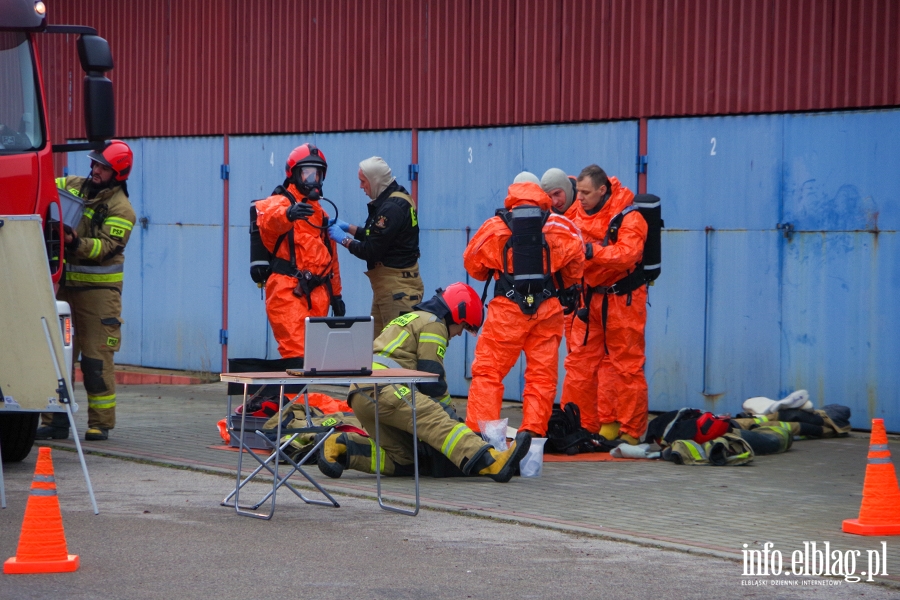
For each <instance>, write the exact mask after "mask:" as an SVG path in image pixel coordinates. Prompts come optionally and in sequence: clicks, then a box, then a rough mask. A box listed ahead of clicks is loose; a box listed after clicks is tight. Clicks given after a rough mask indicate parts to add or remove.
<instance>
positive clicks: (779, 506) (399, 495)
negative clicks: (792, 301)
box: [29, 383, 900, 597]
mask: <svg viewBox="0 0 900 600" xmlns="http://www.w3.org/2000/svg"><path fill="white" fill-rule="evenodd" d="M76 395H77V397H78V398H82V399H83V398H84V397H85V396H84V392H83V388H80V386H79V388H78V389H76ZM333 395H336V394H333ZM458 404H464V399H461V400H460V401H459V402H458ZM461 408H462V407H461ZM225 410H226V396H225V384H222V383H212V384H200V385H126V386H121V387H120V389H119V408H118V421H119V426H118V427H116V429H115V430H113V431H112V432H111V437H110V439H109V440H108V441H106V442H83V444H84V447H85V449H86V450H87V451H88V452H98V453H103V454H107V455H110V456H122V457H128V458H134V459H142V460H147V461H153V462H156V463H160V464H165V465H174V466H182V467H189V468H194V469H199V470H203V471H208V472H213V473H222V474H232V475H233V474H234V472H235V467H236V462H237V453H236V452H233V451H228V450H222V449H218V447H220V446H221V445H222V441H221V439H220V438H219V436H218V433H217V430H216V425H215V424H216V421H218V420H219V419H221V418H222V417H223V416H224V414H225ZM463 410H464V409H463ZM85 413H86V407H83V408H82V410H81V411H79V413H78V415H77V416H76V419H77V422H78V424H79V428H80V432H81V433H82V435H83V431H84V425H85V419H86V416H85ZM504 416H508V417H509V418H510V424H511V425H513V426H515V425H516V424H517V423H518V422H519V420H520V418H521V411H520V409H519V406H518V405H516V404H513V403H509V404H507V405H506V406H505V408H504ZM47 443H50V444H51V445H53V446H56V447H60V448H63V447H65V448H73V447H74V443H73V442H72V441H71V440H67V441H54V442H47ZM891 445H892V447H893V449H894V456H895V457H898V456H900V440H897V439H892V442H891ZM867 446H868V435H867V434H861V433H860V434H856V433H854V434H852V435H851V436H850V437H848V438H842V439H834V440H816V441H801V442H797V443H795V444H794V446H793V448H792V449H791V450H790V451H789V452H788V453H786V454H783V455H777V456H766V457H757V458H756V460H755V461H754V462H753V463H752V464H751V465H749V466H746V467H735V468H725V467H723V468H714V467H686V466H676V465H674V464H671V463H667V462H663V461H628V462H566V463H558V462H552V463H550V462H547V463H545V464H544V468H543V475H542V477H540V478H530V479H522V478H514V479H513V481H512V482H511V483H509V484H507V485H500V484H496V483H493V482H491V481H490V480H487V479H485V478H473V479H449V480H448V479H431V478H425V479H422V481H421V497H422V505H423V507H425V508H426V510H427V509H429V508H433V509H439V510H445V511H453V512H456V513H459V514H469V515H473V516H480V517H489V518H492V519H499V520H505V521H510V522H514V523H522V524H532V525H538V526H541V527H546V528H553V529H559V530H563V531H568V532H575V533H581V534H592V535H597V536H603V537H606V538H611V539H617V540H624V541H630V542H636V543H639V544H645V545H650V546H656V547H664V548H671V549H678V550H683V551H688V552H692V553H700V554H706V555H713V556H716V557H719V558H726V559H730V560H734V561H735V563H734V565H735V566H734V569H735V572H736V573H737V574H741V570H742V569H743V565H742V563H741V560H742V557H743V554H742V552H743V550H744V545H745V544H746V545H747V548H748V549H750V550H754V549H756V550H760V549H762V548H763V547H764V546H763V545H764V544H765V543H766V542H771V543H772V544H773V546H771V547H770V548H772V550H777V551H780V553H781V555H782V556H783V557H784V565H785V567H790V564H791V555H792V553H794V552H798V553H802V552H803V551H804V548H805V544H808V543H810V542H815V543H816V544H817V548H822V545H823V543H825V542H828V543H829V544H830V548H831V550H832V552H834V551H835V550H840V551H841V552H843V553H845V554H844V556H845V557H847V556H848V555H847V554H846V552H847V551H850V550H859V551H860V552H861V554H860V558H859V559H858V565H857V566H856V568H855V570H856V572H857V573H859V572H860V571H862V570H865V569H866V566H865V562H866V557H867V556H868V554H867V551H875V550H879V551H882V549H883V547H882V544H881V542H882V541H884V542H886V546H884V548H886V550H883V552H884V553H885V554H886V556H887V568H886V569H884V570H883V571H886V572H887V573H888V575H887V576H884V575H883V574H882V575H879V576H878V577H876V578H875V579H876V580H877V581H879V582H881V583H883V584H885V585H888V586H897V587H898V588H900V537H893V538H869V537H859V536H853V535H848V534H844V533H842V532H841V522H842V520H843V519H846V518H853V517H856V516H857V515H858V512H859V505H860V500H861V496H862V483H863V477H864V474H865V465H866V453H867ZM30 459H31V457H29V460H30ZM91 464H92V458H91V457H90V456H88V467H89V468H91ZM311 472H312V473H313V474H314V476H315V477H316V479H317V480H318V481H320V482H321V483H322V484H323V485H324V486H325V487H326V488H327V489H328V490H329V491H330V492H332V493H335V494H342V495H349V496H356V497H361V498H372V497H373V495H374V493H375V479H374V476H371V475H366V474H361V473H354V472H350V473H346V474H345V475H344V477H343V478H341V479H340V480H330V479H327V478H325V477H324V476H322V475H321V474H319V472H318V470H317V469H315V468H313V469H312V471H311ZM382 481H383V490H384V493H385V496H386V498H387V499H389V500H390V501H393V502H398V503H409V502H410V501H411V500H412V498H413V487H412V481H411V480H410V479H386V480H382ZM231 488H233V485H232V484H231V482H230V481H229V480H227V479H222V480H221V496H222V497H224V496H225V494H226V493H227V492H228V491H229V490H230V489H231ZM278 498H279V504H278V510H277V511H276V515H275V519H276V520H277V519H278V518H279V514H284V513H286V512H287V513H293V512H294V511H322V514H327V515H328V517H323V518H332V517H331V515H332V514H334V515H338V514H342V513H343V512H345V510H344V509H343V508H342V509H337V510H338V511H339V512H335V513H331V512H328V511H330V510H332V509H328V508H320V507H307V506H305V505H304V504H303V503H302V502H301V501H300V500H298V499H297V498H295V497H293V496H292V495H291V494H289V493H287V492H285V493H280V494H279V496H278ZM84 502H85V503H87V502H88V498H87V495H86V494H85V496H84ZM100 510H101V512H103V510H104V509H103V506H102V504H101V506H100ZM221 510H223V511H224V510H228V509H227V508H224V507H223V508H222V509H221ZM317 514H318V513H317ZM392 516H393V517H394V518H397V519H409V518H410V517H404V516H399V515H392ZM235 518H237V517H235ZM806 547H808V546H806ZM770 579H774V578H770ZM763 596H764V597H771V596H770V595H768V594H763Z"/></svg>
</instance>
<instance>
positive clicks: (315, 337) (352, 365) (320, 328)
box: [288, 317, 375, 377]
mask: <svg viewBox="0 0 900 600" xmlns="http://www.w3.org/2000/svg"><path fill="white" fill-rule="evenodd" d="M374 327H375V325H374V321H373V319H372V317H306V324H305V328H306V342H305V345H306V356H304V358H303V369H302V370H300V369H289V370H288V373H289V374H291V375H302V376H304V377H311V376H323V377H324V376H341V377H347V376H353V375H371V374H372V340H373V339H374V336H373V333H374Z"/></svg>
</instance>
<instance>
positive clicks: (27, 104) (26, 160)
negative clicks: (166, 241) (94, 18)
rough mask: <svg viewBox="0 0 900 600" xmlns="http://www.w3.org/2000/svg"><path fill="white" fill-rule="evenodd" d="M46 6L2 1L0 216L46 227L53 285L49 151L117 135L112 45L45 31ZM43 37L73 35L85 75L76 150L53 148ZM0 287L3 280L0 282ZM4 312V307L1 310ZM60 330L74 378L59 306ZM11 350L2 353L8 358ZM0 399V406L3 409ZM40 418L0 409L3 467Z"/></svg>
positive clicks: (55, 203) (55, 214)
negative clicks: (36, 219)
mask: <svg viewBox="0 0 900 600" xmlns="http://www.w3.org/2000/svg"><path fill="white" fill-rule="evenodd" d="M47 10H48V9H47V6H46V5H45V3H44V2H41V1H35V0H0V215H30V214H36V215H39V216H40V217H41V219H42V221H43V229H44V237H45V242H46V248H47V260H48V265H49V269H50V272H51V277H52V279H53V282H54V283H56V282H58V281H59V278H60V276H61V274H62V265H63V260H62V259H63V256H62V252H63V251H64V248H63V246H62V244H60V240H61V239H62V226H63V223H62V222H63V216H64V210H65V207H64V206H63V205H62V204H61V203H60V198H59V192H58V190H57V187H56V183H55V177H54V173H53V153H54V152H74V151H84V150H92V149H102V148H103V147H105V144H106V141H107V140H109V139H110V138H112V137H114V136H115V114H114V111H113V91H112V82H111V81H110V80H109V79H107V78H106V76H105V73H106V72H107V71H110V70H111V69H112V68H113V62H112V54H111V53H110V49H109V44H108V43H107V42H106V40H104V39H103V38H101V37H99V36H98V35H97V31H96V30H95V29H93V28H90V27H82V26H77V25H48V24H47ZM47 34H66V35H71V36H73V37H74V36H78V37H77V41H76V44H77V49H78V58H79V61H80V62H81V68H82V69H83V70H84V73H85V76H84V112H85V115H84V119H85V134H86V135H85V137H86V139H87V140H88V141H87V142H84V143H77V144H65V143H63V144H52V143H51V137H50V134H51V127H52V125H54V124H51V123H50V122H49V120H48V111H47V94H46V90H45V88H44V83H43V77H42V74H41V65H40V60H39V57H38V48H37V40H38V38H39V37H40V36H44V35H47ZM0 285H2V282H0ZM0 310H2V307H0ZM58 312H60V325H61V326H62V327H63V332H64V338H65V339H67V341H68V342H69V343H68V345H67V348H66V350H67V360H68V362H69V364H68V365H67V367H68V368H69V372H71V329H70V328H69V323H70V322H69V320H68V318H69V317H68V305H66V304H65V303H58ZM12 351H14V350H13V349H12V344H4V345H3V346H2V347H0V360H2V356H3V353H4V352H12ZM2 400H3V398H2V397H0V408H2V407H3V402H2ZM39 416H40V415H39V413H35V412H17V411H3V410H0V454H2V457H3V460H4V461H5V462H11V461H19V460H22V459H23V458H25V457H26V456H28V453H29V452H30V451H31V447H32V445H33V444H34V435H35V430H36V428H37V421H38V419H39Z"/></svg>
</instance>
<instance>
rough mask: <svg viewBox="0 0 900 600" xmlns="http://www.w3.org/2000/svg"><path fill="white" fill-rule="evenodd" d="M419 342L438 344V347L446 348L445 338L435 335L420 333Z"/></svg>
mask: <svg viewBox="0 0 900 600" xmlns="http://www.w3.org/2000/svg"><path fill="white" fill-rule="evenodd" d="M419 341H420V342H429V343H431V344H438V345H440V346H444V347H445V348H446V347H447V338H445V337H444V336H442V335H438V334H436V333H422V334H421V335H419Z"/></svg>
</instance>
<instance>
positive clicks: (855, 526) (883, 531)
mask: <svg viewBox="0 0 900 600" xmlns="http://www.w3.org/2000/svg"><path fill="white" fill-rule="evenodd" d="M841 529H843V530H844V533H854V534H856V535H877V536H881V535H900V523H898V524H896V525H866V524H864V523H860V522H859V519H845V520H844V526H843V527H841Z"/></svg>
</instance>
